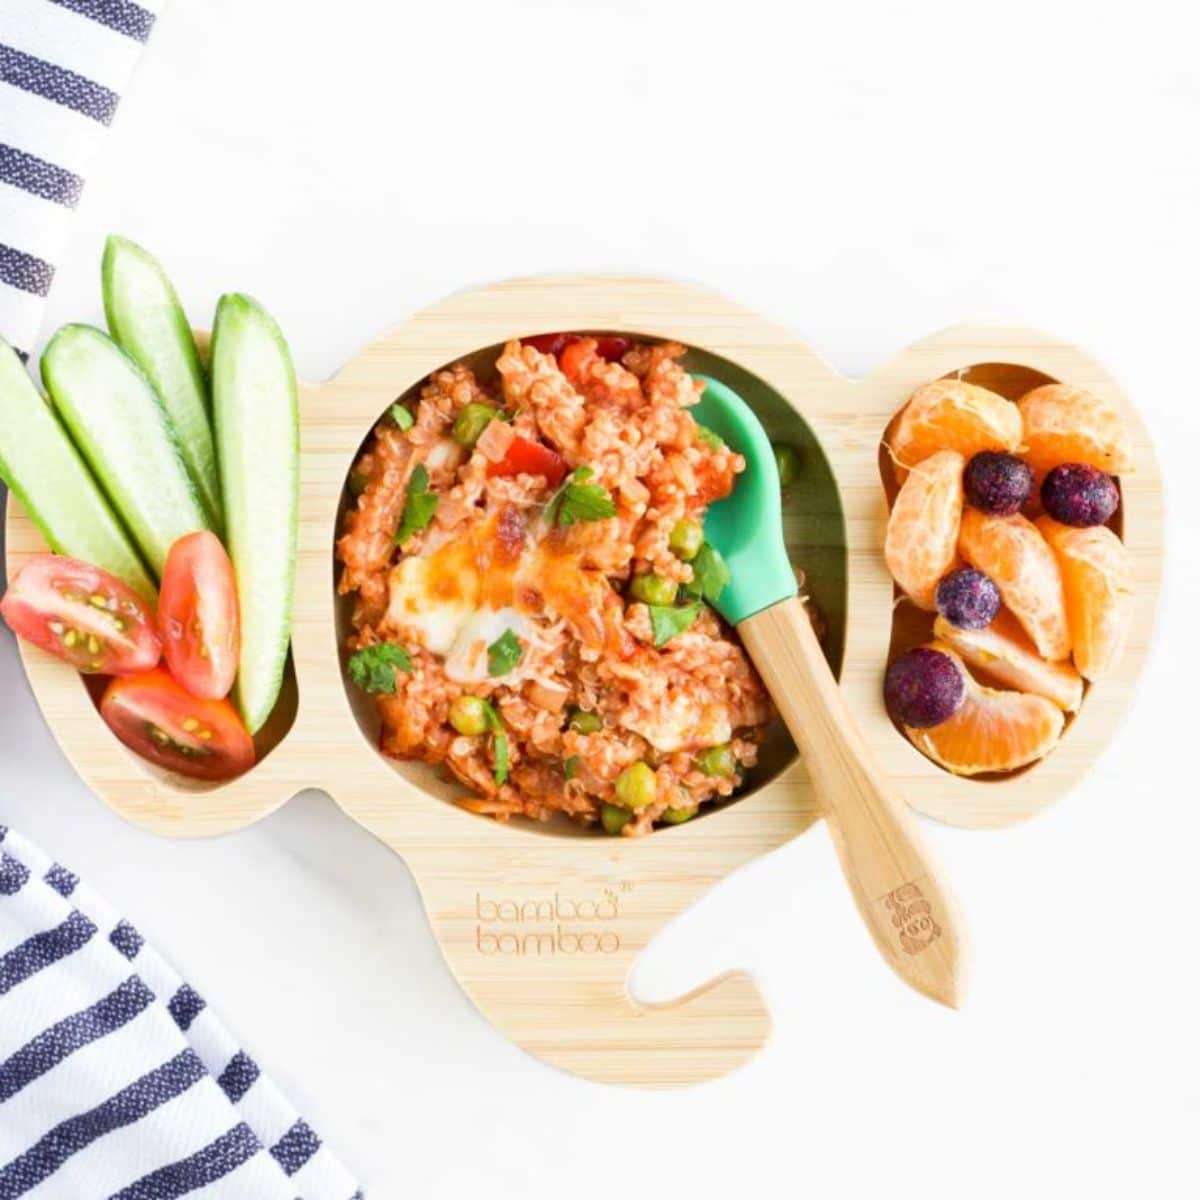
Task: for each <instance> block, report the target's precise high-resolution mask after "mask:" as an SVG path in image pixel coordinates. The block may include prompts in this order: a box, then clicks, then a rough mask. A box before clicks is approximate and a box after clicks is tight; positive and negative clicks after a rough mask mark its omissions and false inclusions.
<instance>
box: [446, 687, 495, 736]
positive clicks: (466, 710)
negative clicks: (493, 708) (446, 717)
mask: <svg viewBox="0 0 1200 1200" xmlns="http://www.w3.org/2000/svg"><path fill="white" fill-rule="evenodd" d="M450 724H451V725H453V726H454V728H455V729H457V730H458V732H459V733H465V734H466V735H467V736H468V737H477V736H478V735H479V734H481V733H484V732H486V730H487V705H486V704H485V703H484V702H483V701H482V700H480V698H479V697H478V696H465V695H464V696H455V698H454V699H453V700H452V701H451V703H450Z"/></svg>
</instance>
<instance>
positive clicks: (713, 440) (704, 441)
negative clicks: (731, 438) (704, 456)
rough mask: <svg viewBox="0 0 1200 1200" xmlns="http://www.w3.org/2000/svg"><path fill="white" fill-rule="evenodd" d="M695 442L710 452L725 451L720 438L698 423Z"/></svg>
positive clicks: (723, 443)
mask: <svg viewBox="0 0 1200 1200" xmlns="http://www.w3.org/2000/svg"><path fill="white" fill-rule="evenodd" d="M696 441H698V442H699V443H700V444H701V445H702V446H707V447H708V448H709V449H710V450H724V449H725V442H724V441H723V440H722V438H721V436H720V435H719V434H717V433H715V432H714V431H713V430H711V429H709V427H708V426H707V425H701V424H700V422H699V421H697V422H696Z"/></svg>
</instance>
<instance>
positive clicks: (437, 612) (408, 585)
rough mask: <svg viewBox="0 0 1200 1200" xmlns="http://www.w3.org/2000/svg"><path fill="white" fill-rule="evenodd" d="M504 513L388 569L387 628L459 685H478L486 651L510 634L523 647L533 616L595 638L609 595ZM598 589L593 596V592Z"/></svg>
mask: <svg viewBox="0 0 1200 1200" xmlns="http://www.w3.org/2000/svg"><path fill="white" fill-rule="evenodd" d="M535 532H536V533H540V532H541V529H540V527H539V528H538V529H537V530H536V531H529V532H528V533H527V531H526V529H525V527H524V525H523V523H522V524H520V525H519V526H518V527H517V528H516V529H514V527H513V521H512V518H511V517H510V518H507V519H506V518H505V517H504V514H500V515H498V516H495V517H492V518H490V519H489V520H487V521H485V522H483V523H481V524H480V525H477V526H475V527H474V528H473V529H472V530H471V531H470V532H469V533H468V534H466V535H465V536H461V537H458V538H455V539H454V540H453V541H449V542H446V543H444V544H442V545H441V546H438V547H437V548H435V549H433V550H431V551H430V552H429V553H428V554H425V555H421V556H409V557H407V558H404V559H401V561H400V562H399V563H398V564H397V565H396V566H395V567H394V568H393V569H392V573H391V576H390V579H389V593H390V594H389V603H388V624H389V625H391V626H392V627H393V628H395V629H397V630H401V631H403V632H405V633H407V634H409V635H410V636H412V637H414V638H416V639H417V640H419V642H420V644H421V645H422V646H424V647H425V648H426V649H427V650H429V651H431V652H432V653H433V654H436V655H438V656H439V657H441V658H444V659H445V660H446V673H447V675H448V676H449V677H450V678H451V679H453V680H455V681H456V682H459V683H474V682H480V681H482V680H486V679H487V678H488V673H487V647H488V646H489V645H490V644H491V643H492V642H494V641H495V640H496V639H497V638H498V637H500V636H501V635H502V634H503V633H504V632H505V630H508V629H511V630H512V631H513V632H514V633H515V634H516V636H517V637H518V638H520V639H521V641H522V642H523V643H524V642H527V641H528V639H529V636H530V632H531V629H532V625H531V621H530V618H531V617H533V616H535V615H544V616H548V617H550V618H551V619H553V618H555V617H563V618H566V619H567V620H568V621H569V622H571V624H572V625H573V626H575V627H576V628H577V629H580V632H581V636H584V637H585V638H587V639H588V640H591V637H590V636H589V635H592V634H593V633H594V635H595V636H596V637H602V636H603V627H602V623H601V621H600V615H599V614H600V611H601V608H602V602H603V599H604V598H606V597H607V595H608V594H609V593H610V589H609V587H608V584H607V582H606V581H605V580H604V578H603V576H602V575H601V574H600V573H599V572H596V571H589V570H585V569H583V568H582V567H581V566H580V565H579V560H578V556H577V555H574V554H570V553H567V552H565V551H564V550H563V549H562V547H561V546H559V545H551V544H550V540H549V539H546V538H537V539H536V540H535V537H534V533H535ZM598 588H599V589H600V591H598V590H597V589H598Z"/></svg>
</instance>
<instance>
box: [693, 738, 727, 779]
mask: <svg viewBox="0 0 1200 1200" xmlns="http://www.w3.org/2000/svg"><path fill="white" fill-rule="evenodd" d="M696 766H697V767H699V768H700V770H701V771H703V772H704V774H705V775H716V776H718V777H719V778H721V779H732V778H733V777H734V775H735V774H736V773H737V759H736V758H734V756H733V750H732V749H730V747H729V746H728V744H726V745H724V746H709V748H708V749H707V750H701V751H700V753H699V754H697V755H696Z"/></svg>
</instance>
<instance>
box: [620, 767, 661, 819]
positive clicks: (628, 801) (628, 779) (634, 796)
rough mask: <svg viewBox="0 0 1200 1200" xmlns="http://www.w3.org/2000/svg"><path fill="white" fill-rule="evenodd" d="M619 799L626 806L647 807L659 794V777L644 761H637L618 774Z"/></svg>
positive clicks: (633, 807) (634, 807)
mask: <svg viewBox="0 0 1200 1200" xmlns="http://www.w3.org/2000/svg"><path fill="white" fill-rule="evenodd" d="M616 787H617V799H618V800H619V801H620V802H621V804H622V806H623V807H625V808H632V809H639V808H645V807H646V805H647V804H653V803H654V800H655V797H656V796H657V795H658V779H657V778H656V777H655V775H654V772H653V771H652V770H651V769H650V767H649V766H647V764H646V763H644V762H635V763H634V764H633V765H632V766H629V767H626V768H625V770H623V771H622V772H621V773H620V775H618V776H617V784H616Z"/></svg>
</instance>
